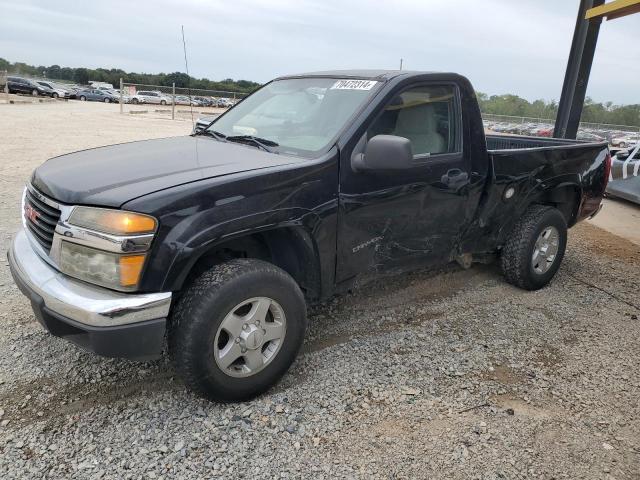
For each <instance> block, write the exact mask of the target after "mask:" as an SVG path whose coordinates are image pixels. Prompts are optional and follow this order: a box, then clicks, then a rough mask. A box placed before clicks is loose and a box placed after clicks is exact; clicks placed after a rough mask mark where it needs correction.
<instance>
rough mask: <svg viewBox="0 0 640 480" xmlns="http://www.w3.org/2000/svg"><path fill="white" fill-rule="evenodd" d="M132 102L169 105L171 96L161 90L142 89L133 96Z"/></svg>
mask: <svg viewBox="0 0 640 480" xmlns="http://www.w3.org/2000/svg"><path fill="white" fill-rule="evenodd" d="M131 103H151V104H155V105H168V104H170V103H171V98H170V97H168V96H166V95H165V94H164V93H162V92H160V91H157V90H155V91H151V90H140V91H139V92H137V93H136V94H135V95H133V96H132V97H131Z"/></svg>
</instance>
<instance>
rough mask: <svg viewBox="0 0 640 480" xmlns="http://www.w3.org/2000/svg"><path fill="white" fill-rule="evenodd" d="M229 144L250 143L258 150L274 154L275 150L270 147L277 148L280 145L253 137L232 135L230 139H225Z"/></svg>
mask: <svg viewBox="0 0 640 480" xmlns="http://www.w3.org/2000/svg"><path fill="white" fill-rule="evenodd" d="M227 140H228V141H229V142H240V143H246V142H249V143H252V144H254V145H255V146H257V147H258V148H261V149H262V150H265V151H267V152H270V153H275V150H273V148H271V147H279V146H280V144H279V143H276V142H274V141H273V140H269V139H267V138H260V137H254V136H253V135H233V136H231V137H227Z"/></svg>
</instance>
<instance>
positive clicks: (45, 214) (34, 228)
mask: <svg viewBox="0 0 640 480" xmlns="http://www.w3.org/2000/svg"><path fill="white" fill-rule="evenodd" d="M23 215H24V218H25V225H26V227H27V229H28V230H29V232H31V234H32V236H33V237H34V239H35V240H36V241H37V242H38V243H39V244H40V245H42V248H44V249H45V251H46V252H47V253H49V250H51V244H52V243H53V233H54V231H55V229H56V225H57V224H58V220H59V219H60V210H58V209H57V208H55V207H52V206H51V205H47V204H46V203H44V202H43V201H42V200H39V199H38V198H37V197H36V196H35V195H34V194H33V193H31V192H30V191H29V189H27V190H26V192H25V198H24V212H23Z"/></svg>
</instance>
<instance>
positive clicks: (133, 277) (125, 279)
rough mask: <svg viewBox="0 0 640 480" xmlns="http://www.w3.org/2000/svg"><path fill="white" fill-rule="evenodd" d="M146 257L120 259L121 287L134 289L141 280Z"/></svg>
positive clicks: (137, 256) (134, 256) (136, 256)
mask: <svg viewBox="0 0 640 480" xmlns="http://www.w3.org/2000/svg"><path fill="white" fill-rule="evenodd" d="M144 259H145V255H131V256H127V257H120V285H121V286H122V287H134V286H136V285H137V284H138V280H140V274H141V273H142V267H143V266H144Z"/></svg>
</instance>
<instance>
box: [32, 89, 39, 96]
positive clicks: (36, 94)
mask: <svg viewBox="0 0 640 480" xmlns="http://www.w3.org/2000/svg"><path fill="white" fill-rule="evenodd" d="M31 95H33V96H34V97H37V96H38V90H36V89H35V88H34V89H33V90H31Z"/></svg>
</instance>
